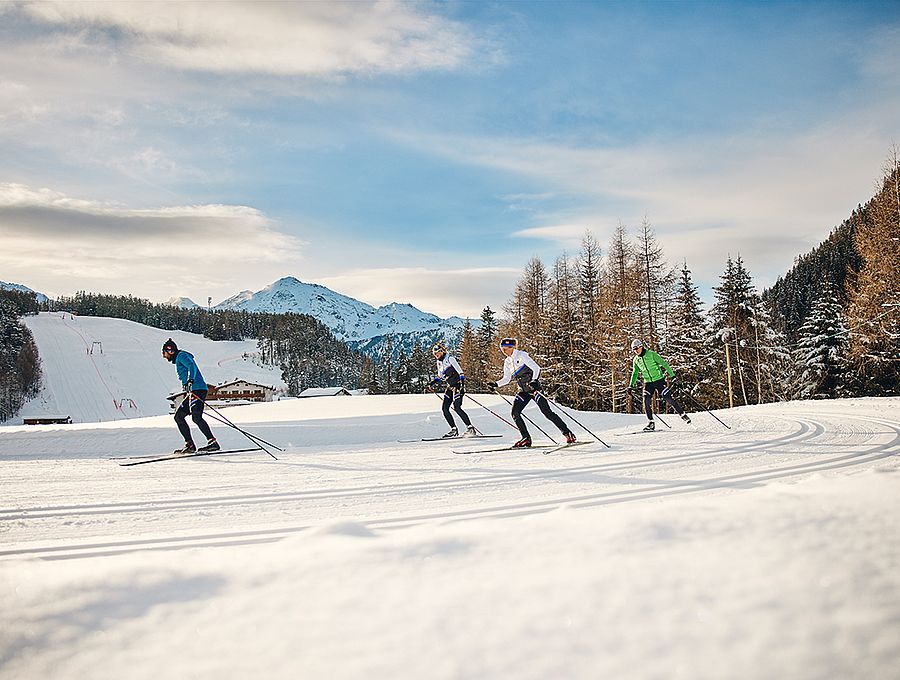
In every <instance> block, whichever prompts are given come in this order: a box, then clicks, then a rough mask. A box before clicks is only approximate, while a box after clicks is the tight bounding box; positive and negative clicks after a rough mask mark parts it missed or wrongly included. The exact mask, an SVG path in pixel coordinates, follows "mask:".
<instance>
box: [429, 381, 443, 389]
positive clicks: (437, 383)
mask: <svg viewBox="0 0 900 680" xmlns="http://www.w3.org/2000/svg"><path fill="white" fill-rule="evenodd" d="M428 386H429V387H430V388H431V389H433V390H435V389H437V388H438V387H440V386H441V379H440V378H434V379H433V380H432V381H431V382H430V383H428Z"/></svg>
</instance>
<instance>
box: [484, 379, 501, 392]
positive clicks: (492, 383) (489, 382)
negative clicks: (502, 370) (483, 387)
mask: <svg viewBox="0 0 900 680" xmlns="http://www.w3.org/2000/svg"><path fill="white" fill-rule="evenodd" d="M487 386H488V387H490V388H491V389H492V390H496V389H497V388H498V387H499V385H498V384H497V383H496V382H495V381H493V380H488V381H487Z"/></svg>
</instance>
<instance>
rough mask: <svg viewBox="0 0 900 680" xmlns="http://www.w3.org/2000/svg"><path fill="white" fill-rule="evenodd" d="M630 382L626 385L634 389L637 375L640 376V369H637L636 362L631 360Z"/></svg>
mask: <svg viewBox="0 0 900 680" xmlns="http://www.w3.org/2000/svg"><path fill="white" fill-rule="evenodd" d="M631 367H632V368H631V381H630V382H629V383H628V386H629V387H634V384H635V383H636V382H637V379H638V375H640V372H641V371H640V369H639V368H638V363H637V361H636V360H634V359H632V360H631Z"/></svg>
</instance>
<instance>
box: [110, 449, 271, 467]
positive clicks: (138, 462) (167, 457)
mask: <svg viewBox="0 0 900 680" xmlns="http://www.w3.org/2000/svg"><path fill="white" fill-rule="evenodd" d="M251 451H263V449H261V448H259V447H256V448H252V449H228V450H220V451H195V452H193V453H170V454H168V455H165V456H158V457H149V458H143V457H142V458H138V459H129V460H126V461H125V462H122V463H119V465H121V466H122V467H129V466H132V465H144V464H146V463H162V462H164V461H167V460H183V459H185V458H199V457H202V456H224V455H226V454H229V453H248V452H251ZM111 460H115V459H111Z"/></svg>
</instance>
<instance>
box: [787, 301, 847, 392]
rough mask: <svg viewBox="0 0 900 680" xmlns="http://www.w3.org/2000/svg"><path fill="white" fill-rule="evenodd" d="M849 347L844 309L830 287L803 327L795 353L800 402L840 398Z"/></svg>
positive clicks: (817, 302) (815, 305) (814, 305)
mask: <svg viewBox="0 0 900 680" xmlns="http://www.w3.org/2000/svg"><path fill="white" fill-rule="evenodd" d="M846 345H847V329H846V327H845V326H844V323H843V320H842V318H841V305H840V303H839V302H838V299H837V296H836V295H835V293H834V292H833V291H832V290H830V289H829V288H828V287H826V289H825V290H824V291H823V294H822V295H821V296H820V297H819V299H818V300H816V302H815V303H814V304H813V308H812V310H811V312H810V313H809V315H808V316H807V317H806V322H805V323H804V324H803V325H802V326H801V327H800V339H799V341H798V342H797V348H796V350H795V361H796V363H797V364H798V366H799V369H800V376H799V383H798V385H797V390H796V396H797V397H798V398H800V399H820V398H834V397H836V396H840V393H841V391H842V389H841V388H842V375H843V372H844V370H845V361H844V351H845V348H846Z"/></svg>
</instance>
